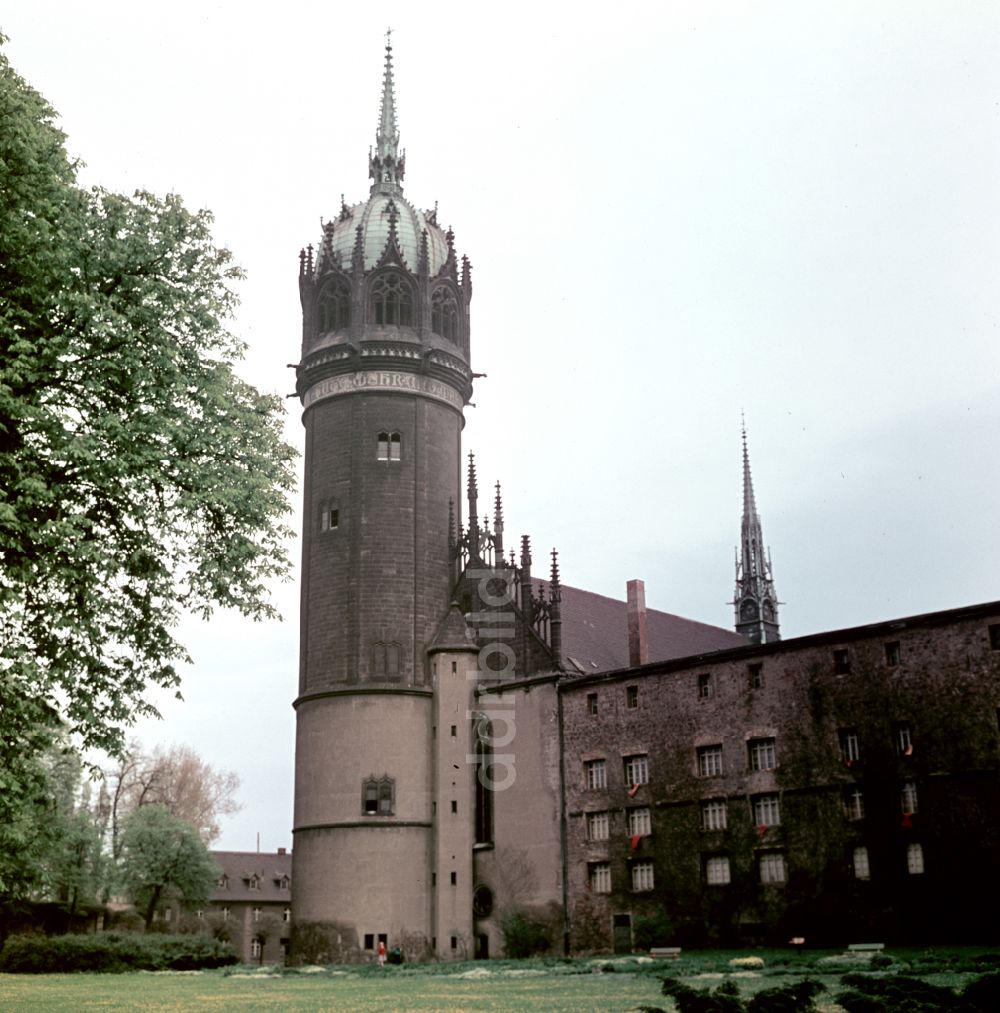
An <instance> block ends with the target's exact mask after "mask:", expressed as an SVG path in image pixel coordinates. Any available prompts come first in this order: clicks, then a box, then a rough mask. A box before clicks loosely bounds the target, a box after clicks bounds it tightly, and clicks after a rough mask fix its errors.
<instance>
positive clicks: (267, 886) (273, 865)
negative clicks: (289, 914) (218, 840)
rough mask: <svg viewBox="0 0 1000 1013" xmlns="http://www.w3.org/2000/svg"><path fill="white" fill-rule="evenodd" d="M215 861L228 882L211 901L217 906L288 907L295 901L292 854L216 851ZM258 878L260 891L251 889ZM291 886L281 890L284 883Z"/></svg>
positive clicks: (214, 852) (214, 894)
mask: <svg viewBox="0 0 1000 1013" xmlns="http://www.w3.org/2000/svg"><path fill="white" fill-rule="evenodd" d="M212 858H214V859H215V864H216V865H218V867H219V870H220V876H222V875H224V876H225V877H226V878H227V881H228V882H227V885H226V886H219V885H216V887H215V889H213V890H212V894H211V897H210V898H209V899H210V901H211V902H212V903H213V904H224V903H226V902H227V901H228V902H234V901H245V902H248V903H249V902H251V901H255V902H256V903H258V904H259V903H262V902H264V903H272V904H276V903H284V904H289V903H291V900H292V888H291V881H292V855H291V852H286V853H285V854H283V855H281V854H277V853H276V852H263V853H261V852H257V851H213V852H212ZM254 876H257V878H258V888H257V889H256V890H252V889H251V888H250V881H251V879H252V878H253V877H254ZM283 878H284V879H285V880H286V882H287V884H288V885H286V886H285V887H284V888H282V886H281V882H282V879H283Z"/></svg>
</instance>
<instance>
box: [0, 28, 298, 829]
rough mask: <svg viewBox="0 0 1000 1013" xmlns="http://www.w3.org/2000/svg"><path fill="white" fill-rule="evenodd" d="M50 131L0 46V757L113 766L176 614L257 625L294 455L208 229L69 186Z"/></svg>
mask: <svg viewBox="0 0 1000 1013" xmlns="http://www.w3.org/2000/svg"><path fill="white" fill-rule="evenodd" d="M2 41H3V40H2V39H0V43H2ZM54 119H55V113H54V112H53V110H52V109H51V108H50V107H49V105H48V104H47V103H46V102H45V101H44V99H43V98H42V97H41V96H40V95H39V94H38V93H37V92H35V91H34V90H33V89H32V88H30V87H29V86H28V85H27V84H26V83H25V82H24V81H23V80H22V79H21V78H20V77H19V76H18V75H17V74H16V73H15V72H14V71H13V70H12V69H11V67H10V66H9V64H8V62H7V60H6V58H5V57H4V56H3V54H2V51H0V699H2V700H3V701H4V704H3V707H2V708H0V741H2V742H3V743H4V748H6V744H7V743H8V742H15V743H16V742H17V741H19V739H25V738H30V736H31V735H33V734H35V732H34V731H33V730H32V725H33V723H35V722H37V721H38V720H39V719H40V716H41V715H43V714H44V715H51V714H52V713H58V714H59V715H61V716H62V717H63V718H64V719H65V721H66V722H67V724H68V727H69V729H70V731H71V732H72V733H74V734H75V736H77V737H78V740H79V741H80V742H81V743H82V745H83V746H84V747H98V748H102V749H106V750H109V751H111V752H114V753H120V752H121V751H122V749H123V747H124V733H123V731H122V729H123V727H124V726H126V725H128V724H129V723H130V722H131V721H133V720H134V718H135V717H136V716H137V715H146V714H151V713H155V711H154V708H153V707H152V705H151V704H150V703H149V702H148V700H147V699H146V691H147V689H148V688H149V687H150V686H160V687H169V688H176V687H177V686H178V684H179V676H178V673H177V667H176V666H177V665H178V664H179V663H180V662H182V661H184V660H185V659H186V657H187V656H186V653H185V651H184V648H183V647H182V645H181V644H179V643H178V642H177V640H176V639H175V637H174V632H173V631H174V629H175V627H176V624H177V622H178V620H179V618H180V616H181V615H182V614H183V613H185V612H194V613H196V614H200V615H203V616H206V615H208V614H209V613H210V612H211V611H212V610H213V608H215V607H227V608H234V609H238V610H239V611H241V612H242V613H244V614H246V615H249V616H253V617H254V618H264V617H269V616H272V615H273V614H274V610H273V607H272V606H271V604H270V603H269V600H268V595H267V590H266V585H267V583H268V582H269V581H270V580H272V579H273V578H276V577H282V576H285V575H286V574H287V570H288V559H287V555H286V552H285V549H284V540H285V537H286V535H287V534H288V532H287V529H286V528H285V527H284V525H283V522H282V518H283V517H284V515H285V513H286V510H287V504H286V498H285V494H286V492H287V491H288V490H289V489H290V488H291V486H292V482H293V478H292V467H291V462H292V458H293V454H294V452H293V450H292V449H291V448H290V447H288V446H287V445H286V444H285V443H284V442H283V441H282V438H281V420H282V417H283V407H282V404H281V401H280V399H278V398H276V397H273V396H264V395H262V394H260V393H259V392H258V391H257V390H255V389H254V388H253V387H252V386H250V385H249V384H247V383H245V382H243V381H242V380H240V378H239V377H238V376H237V375H236V374H235V372H234V371H233V367H232V363H233V362H234V361H235V360H237V359H239V358H240V357H241V355H242V353H243V350H244V347H243V345H242V343H241V342H240V341H239V340H237V338H236V337H234V335H233V334H232V333H231V332H230V330H229V329H228V328H229V321H230V320H231V318H232V314H233V310H234V307H235V305H236V295H235V293H234V290H233V285H234V283H235V282H236V281H237V280H238V279H239V278H240V277H241V271H240V270H239V268H237V267H236V266H235V265H234V264H233V262H232V259H231V256H230V253H229V252H228V251H227V250H225V249H222V248H219V247H217V246H216V245H215V244H214V242H213V240H212V236H211V232H210V224H211V216H210V215H209V214H208V213H207V212H205V211H201V212H198V213H192V212H190V211H188V210H187V209H186V208H185V207H184V205H183V203H182V202H181V199H180V198H179V197H177V196H173V195H171V196H167V197H165V198H159V197H155V196H153V195H152V194H149V193H137V194H135V195H134V196H133V197H126V196H123V195H120V194H115V193H109V192H107V191H104V190H101V189H92V190H86V189H84V188H82V187H80V186H79V185H78V184H77V179H76V166H75V164H74V163H72V162H71V161H70V160H69V158H68V157H67V155H66V151H65V148H64V144H63V141H64V138H63V135H62V133H61V132H60V131H59V130H58V129H57V128H56V127H55V126H54ZM8 701H20V702H21V703H18V704H16V705H15V704H13V703H12V704H8ZM15 748H16V747H15ZM15 776H16V775H15ZM25 776H27V774H26V775H25ZM0 794H2V793H0ZM6 808H7V807H5V806H2V805H0V809H6ZM4 815H5V813H4V812H0V822H3V819H2V817H3V816H4Z"/></svg>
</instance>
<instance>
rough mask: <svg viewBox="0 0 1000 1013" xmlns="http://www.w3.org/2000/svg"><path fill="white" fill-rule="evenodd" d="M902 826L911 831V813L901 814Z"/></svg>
mask: <svg viewBox="0 0 1000 1013" xmlns="http://www.w3.org/2000/svg"><path fill="white" fill-rule="evenodd" d="M903 826H904V827H908V828H909V829H911V830H912V829H913V813H903Z"/></svg>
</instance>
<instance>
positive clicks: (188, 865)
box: [121, 805, 219, 931]
mask: <svg viewBox="0 0 1000 1013" xmlns="http://www.w3.org/2000/svg"><path fill="white" fill-rule="evenodd" d="M218 875H219V871H218V868H217V866H216V865H215V862H214V861H212V856H211V855H210V854H209V853H208V849H207V848H206V847H205V845H204V843H202V840H201V838H200V837H199V836H198V832H197V831H196V830H195V829H194V827H192V826H191V825H190V824H189V823H186V822H185V821H184V820H182V819H179V818H178V817H176V816H173V815H171V813H169V812H168V811H167V810H166V809H165V808H164V807H163V806H158V805H148V806H142V807H141V808H140V809H137V810H136V811H135V812H134V813H133V814H132V815H131V816H130V817H129V819H128V823H127V824H126V825H125V832H124V834H123V835H122V857H121V877H122V884H123V886H124V887H125V890H126V892H127V893H128V896H129V898H130V899H131V900H132V902H133V903H134V904H135V905H136V908H137V909H139V910H140V911H142V912H143V914H144V917H145V922H146V929H147V931H148V929H149V927H150V926H151V925H152V923H153V914H154V913H155V911H156V905H157V904H158V903H159V902H160V901H161V900H163V899H165V898H166V897H168V896H171V895H176V896H179V897H180V898H181V900H182V901H183V902H184V903H186V904H189V905H196V904H205V903H206V902H207V901H208V895H209V893H210V892H211V890H212V887H213V885H214V884H215V880H216V878H217V877H218Z"/></svg>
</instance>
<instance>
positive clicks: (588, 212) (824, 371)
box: [0, 0, 1000, 850]
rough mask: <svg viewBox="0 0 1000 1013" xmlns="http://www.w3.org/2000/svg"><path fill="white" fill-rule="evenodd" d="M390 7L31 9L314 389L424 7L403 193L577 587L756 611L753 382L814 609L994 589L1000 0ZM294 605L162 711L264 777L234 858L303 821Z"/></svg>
mask: <svg viewBox="0 0 1000 1013" xmlns="http://www.w3.org/2000/svg"><path fill="white" fill-rule="evenodd" d="M363 6H365V5H362V4H343V3H340V4H334V3H326V4H307V3H297V2H285V3H282V4H271V5H267V6H266V7H265V6H264V5H258V6H256V7H254V6H251V5H248V4H243V3H241V4H236V3H211V2H201V3H193V2H187V0H174V2H173V3H171V4H170V5H168V6H164V5H151V4H137V3H135V2H134V0H130V2H128V3H124V2H117V0H116V2H100V0H95V2H93V3H90V4H81V3H78V2H74V3H69V2H62V3H57V2H51V0H33V2H32V3H31V4H29V3H27V2H24V0H22V2H21V3H19V4H16V5H14V9H13V10H11V9H10V6H8V10H7V11H6V12H5V13H4V14H3V15H0V29H2V31H3V32H4V33H6V34H7V35H8V36H9V37H10V41H9V44H8V45H7V47H6V49H7V53H8V56H9V58H10V60H11V62H12V64H13V65H14V67H15V68H16V69H17V70H18V71H19V72H20V73H21V74H22V75H23V76H24V77H26V78H27V79H28V81H29V82H30V83H31V84H33V85H34V86H35V87H36V88H37V89H38V90H39V91H41V92H42V94H43V95H45V97H46V98H47V99H48V100H49V101H50V102H51V103H52V104H53V105H54V106H55V108H56V109H57V110H58V111H59V113H60V114H61V126H62V128H63V129H64V131H65V132H66V133H67V135H68V148H69V150H70V152H71V153H72V154H73V155H75V156H77V157H79V158H80V159H82V160H83V161H84V162H86V164H87V167H86V169H85V171H84V174H83V178H84V180H85V181H86V182H88V183H94V184H100V185H102V186H105V187H108V188H111V189H118V190H124V191H128V192H131V191H132V190H135V189H138V188H143V189H148V190H152V191H154V192H158V193H164V192H168V191H174V192H177V193H180V194H182V195H183V197H184V198H185V200H186V202H187V203H188V205H189V206H191V207H193V208H195V207H207V208H210V209H211V210H212V211H214V213H215V215H216V223H217V232H216V235H217V238H218V240H219V241H220V242H222V243H224V244H225V245H228V246H229V247H230V248H231V249H232V250H233V251H234V253H235V256H236V259H237V260H238V261H239V262H240V263H241V264H243V265H244V266H245V268H246V269H247V271H248V279H247V281H246V282H245V283H244V284H243V286H242V291H241V294H242V309H241V313H240V316H239V319H238V321H237V330H238V332H239V333H240V334H241V335H242V336H243V338H244V339H245V340H246V341H247V342H248V344H249V346H250V350H249V354H248V357H247V361H246V363H245V367H244V370H243V372H244V374H245V375H246V376H247V377H248V378H250V379H252V380H253V381H255V382H256V383H257V384H258V385H259V386H261V387H263V388H265V389H267V390H270V391H276V392H279V393H281V394H286V393H289V392H290V391H291V390H292V388H293V380H292V375H291V372H290V371H289V370H288V369H286V365H285V364H286V363H289V362H295V361H296V360H297V359H298V355H299V343H300V337H301V332H300V328H301V317H300V309H299V304H298V294H297V274H298V251H299V249H300V247H302V246H304V245H305V244H307V243H309V242H313V243H315V242H316V241H317V238H318V237H319V234H320V218H321V217H324V218H329V217H331V216H333V215H335V214H336V213H337V211H338V210H339V208H340V195H341V194H342V193H343V194H344V195H345V197H346V200H347V202H348V203H349V204H350V203H355V202H357V201H360V200H363V199H365V198H366V197H367V193H368V186H369V181H368V178H367V156H368V147H369V145H370V144H371V143H372V142H373V141H374V134H375V127H376V123H377V114H378V101H379V94H380V83H381V76H382V60H383V47H384V41H385V40H384V32H385V29H386V27H387V26H388V25H391V26H392V27H393V29H394V30H395V32H394V35H393V43H394V63H395V68H396V96H397V109H398V112H399V124H400V130H401V135H402V137H401V141H402V145H403V146H404V147H405V149H406V153H407V163H406V169H407V176H406V180H405V184H404V193H405V195H406V197H407V199H408V200H410V201H411V202H412V203H414V204H415V205H416V206H418V207H424V208H427V207H433V205H434V202H435V201H438V202H439V208H440V210H439V221H441V223H442V224H443V225H445V226H447V225H451V226H453V228H454V230H455V234H456V246H457V248H458V251H459V253H460V254H462V253H465V254H467V255H468V256H469V258H470V259H471V261H472V264H473V268H474V274H473V278H474V288H475V294H474V298H473V303H472V314H473V315H472V322H473V329H472V348H473V365H474V368H475V369H476V370H477V371H479V372H484V373H487V374H488V378H486V379H483V380H480V381H478V382H477V386H476V392H475V397H474V401H475V403H476V407H474V408H470V409H468V411H467V413H466V414H467V425H466V430H465V443H464V445H465V449H466V450H469V449H471V450H474V451H475V452H476V455H477V463H478V471H479V475H480V487H481V489H482V487H483V486H484V485H488V484H491V483H492V482H493V481H494V480H495V479H499V480H500V481H501V482H502V484H503V488H504V499H505V512H506V517H507V522H508V523H507V536H508V541H513V540H514V539H516V538H517V537H518V536H519V535H520V534H521V533H522V532H526V533H529V534H531V536H532V543H533V547H534V550H535V551H534V556H535V561H536V567H535V568H536V570H538V569H539V563H541V562H542V561H543V560H544V559H545V557H546V556H547V553H548V551H549V550H550V549H551V548H552V547H554V546H555V547H557V548H558V549H559V551H560V563H561V569H562V576H563V580H564V582H565V583H567V584H572V585H575V586H578V587H584V588H587V589H590V590H593V591H597V592H600V593H602V594H607V595H614V596H618V597H623V596H624V587H625V581H626V580H627V579H629V578H632V577H641V578H643V579H644V580H645V581H646V595H647V603H648V604H649V605H650V606H652V607H655V608H660V609H663V610H666V611H670V612H675V613H678V614H681V615H684V616H689V617H691V618H695V619H699V620H702V621H705V622H710V623H715V624H718V625H722V626H730V625H731V624H732V608H731V606H729V605H728V604H727V602H729V601H730V600H731V598H732V592H733V576H734V572H733V551H734V546H735V545H736V543H737V541H738V537H739V520H740V512H741V508H742V503H741V474H740V413H741V411H743V412H745V414H746V423H747V429H748V434H749V442H750V453H751V461H752V465H753V475H754V484H755V489H756V493H757V503H758V507H759V509H760V512H761V515H762V518H763V526H764V537H765V541H766V542H767V543H768V544H769V545H770V547H771V550H772V557H773V562H774V577H775V583H776V586H777V590H778V593H779V596H780V598H781V600H782V602H785V603H786V604H785V605H784V606H783V607H782V609H781V615H780V618H781V627H782V633H783V635H784V636H785V637H786V638H787V637H792V636H796V635H799V634H805V633H812V632H817V631H819V630H825V629H835V628H838V627H845V626H852V625H857V624H861V623H868V622H875V621H878V620H883V619H889V618H894V617H898V616H905V615H910V614H914V613H919V612H926V611H933V610H936V609H944V608H952V607H957V606H960V605H967V604H971V603H974V602H981V601H987V600H992V599H995V598H997V597H1000V594H998V589H997V584H998V582H997V574H998V572H1000V535H998V529H997V521H996V514H997V501H998V493H1000V478H998V464H997V443H998V435H1000V398H998V396H997V394H998V373H1000V353H998V350H997V341H998V315H1000V294H998V284H997V282H998V277H1000V187H998V181H1000V7H998V6H997V5H996V4H995V3H993V2H984V3H976V2H952V3H921V2H914V0H901V2H878V0H875V2H872V0H866V2H862V3H850V2H838V3H818V2H817V3H801V2H793V0H787V2H784V3H767V2H756V3H753V4H748V3H745V2H718V3H705V2H690V3H688V2H684V3H680V2H678V3H662V2H661V3H655V4H653V3H649V4H647V3H631V4H630V3H619V4H616V5H607V4H603V5H593V8H592V9H593V13H592V14H590V13H586V12H587V10H588V8H587V7H586V6H584V5H580V4H572V5H571V4H568V3H567V4H565V5H564V4H541V3H538V2H535V3H531V4H527V3H520V2H507V3H504V4H503V5H502V6H501V5H485V4H483V5H476V4H472V3H469V2H464V3H449V2H438V3H434V4H428V5H418V4H414V3H412V2H409V3H395V2H388V0H387V2H383V3H381V4H379V5H377V8H376V5H370V6H371V7H372V9H373V10H374V12H373V13H366V12H365V11H363V10H362V7H363ZM288 406H289V418H288V434H289V439H290V440H291V441H292V442H294V443H296V444H297V445H299V446H301V443H302V439H301V424H300V417H299V406H298V402H297V401H295V400H290V401H289V402H288ZM294 523H295V525H296V526H298V521H297V520H296V521H295V522H294ZM298 551H299V549H298V545H297V544H296V545H295V546H293V548H292V553H293V555H294V556H295V557H296V559H297V556H298ZM276 598H277V600H278V602H279V604H280V607H281V609H282V611H283V613H284V615H285V622H284V623H283V624H264V625H255V624H252V623H245V622H243V621H241V620H239V619H238V618H235V617H232V616H219V617H217V618H216V619H214V620H213V621H212V622H211V623H209V624H201V623H196V622H191V623H190V624H187V625H186V626H185V629H184V631H183V635H184V638H185V639H186V641H187V642H188V644H189V646H190V648H191V650H192V653H193V654H194V658H195V660H194V665H193V666H192V667H191V668H190V669H188V670H187V671H186V673H185V676H184V695H185V697H186V702H185V703H183V704H180V703H175V702H173V701H169V700H168V701H165V702H164V704H163V708H162V709H163V713H164V717H165V720H164V721H163V722H161V723H159V724H156V725H153V724H149V723H143V724H142V725H141V726H139V727H138V728H137V734H138V735H139V736H140V738H141V739H142V741H143V742H144V743H145V744H147V745H152V744H153V743H155V742H160V741H162V742H177V743H185V744H188V745H191V746H193V747H194V748H195V749H197V750H198V751H199V752H200V753H201V754H202V755H203V756H204V757H205V758H206V759H207V760H208V761H210V762H211V763H213V764H215V765H216V766H219V767H225V768H229V769H233V770H236V771H237V772H238V773H239V775H240V776H241V778H242V780H243V787H242V789H241V793H240V796H241V800H242V802H243V806H244V808H243V811H242V812H241V813H240V814H239V815H238V816H236V817H234V818H232V819H229V820H228V821H227V822H226V823H225V826H224V833H223V837H222V839H221V841H220V842H219V845H220V846H221V847H224V848H229V849H234V850H254V848H255V847H256V843H257V842H256V835H257V833H258V832H259V833H260V844H261V848H262V849H264V850H273V849H274V848H275V847H278V846H291V833H290V828H291V821H292V814H291V793H292V759H293V742H294V719H293V712H292V709H291V701H292V699H293V697H294V694H295V691H296V686H297V664H298V661H297V651H298V647H297V621H298V615H297V612H298V602H297V588H296V586H295V585H294V584H292V585H289V586H286V587H282V588H278V589H276Z"/></svg>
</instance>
